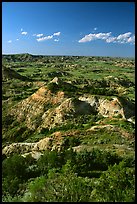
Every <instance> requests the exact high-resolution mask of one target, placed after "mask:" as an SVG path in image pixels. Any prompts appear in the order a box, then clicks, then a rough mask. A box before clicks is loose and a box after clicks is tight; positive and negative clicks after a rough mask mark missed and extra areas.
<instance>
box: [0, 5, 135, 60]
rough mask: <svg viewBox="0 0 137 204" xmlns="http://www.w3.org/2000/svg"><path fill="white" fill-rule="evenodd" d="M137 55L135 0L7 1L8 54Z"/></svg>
mask: <svg viewBox="0 0 137 204" xmlns="http://www.w3.org/2000/svg"><path fill="white" fill-rule="evenodd" d="M19 53H30V54H34V55H71V56H112V57H135V4H134V3H133V2H3V3H2V54H19Z"/></svg>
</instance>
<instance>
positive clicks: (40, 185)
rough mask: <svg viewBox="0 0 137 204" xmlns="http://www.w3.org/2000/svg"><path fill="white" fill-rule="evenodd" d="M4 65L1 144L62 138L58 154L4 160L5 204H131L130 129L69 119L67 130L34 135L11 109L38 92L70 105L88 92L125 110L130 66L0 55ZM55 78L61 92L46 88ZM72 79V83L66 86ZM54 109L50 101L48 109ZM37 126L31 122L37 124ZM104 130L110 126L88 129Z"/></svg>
mask: <svg viewBox="0 0 137 204" xmlns="http://www.w3.org/2000/svg"><path fill="white" fill-rule="evenodd" d="M2 66H3V68H2V69H3V70H2V146H3V147H5V146H6V145H7V144H11V143H14V142H37V141H39V140H40V139H43V138H45V137H52V136H53V133H54V132H57V131H60V132H61V134H62V135H64V136H63V142H64V146H63V149H62V151H60V152H58V151H45V152H44V154H43V156H41V157H40V159H38V160H35V159H33V158H31V157H29V156H28V157H26V158H24V157H22V156H21V155H20V154H15V155H11V156H9V157H6V156H5V157H4V158H3V161H2V170H3V171H2V199H3V202H134V201H135V124H134V123H132V122H130V121H127V120H125V119H123V118H121V117H120V116H118V117H109V118H106V117H103V116H101V115H97V114H96V113H93V114H86V115H81V114H78V115H77V116H75V117H73V116H71V115H70V116H68V118H67V123H66V124H61V125H58V126H55V127H54V128H51V129H46V128H45V129H44V128H43V129H42V130H41V132H37V131H35V130H31V129H29V128H28V127H27V125H26V123H25V122H24V121H23V122H19V121H17V119H16V117H13V116H12V115H11V114H10V110H11V109H12V108H14V107H16V105H17V104H18V103H19V102H21V101H23V100H24V99H27V98H28V97H29V96H31V95H32V94H34V93H35V92H36V91H37V90H38V89H39V88H40V87H42V86H47V87H48V88H49V89H50V90H51V91H52V94H53V95H55V94H56V93H57V92H58V91H59V90H60V91H64V93H65V96H66V97H68V98H72V99H73V100H74V101H76V98H77V97H79V96H82V95H83V94H85V93H86V94H91V95H99V96H100V97H105V98H106V99H109V100H111V99H112V98H113V97H114V96H116V97H118V98H119V99H121V101H122V104H124V103H126V101H129V102H130V103H131V104H133V105H134V104H135V60H134V59H130V58H111V57H83V56H81V57H80V56H33V55H30V54H20V55H7V56H6V55H3V56H2ZM5 70H6V71H5ZM11 72H12V75H11ZM54 77H58V78H59V79H61V81H62V83H63V86H61V87H59V86H56V87H55V86H54V87H52V84H50V85H49V82H50V81H51V80H53V78H54ZM69 81H71V85H70V86H67V85H65V82H69ZM55 107H56V105H52V104H50V103H49V104H47V105H46V107H45V111H47V110H48V109H50V110H52V109H54V108H55ZM133 111H134V110H133ZM133 119H135V116H133ZM40 122H41V120H40V118H34V123H37V126H39V124H40ZM101 124H103V125H110V126H111V127H112V128H108V129H107V128H96V129H95V130H92V129H91V128H92V127H93V126H97V127H100V125H101ZM75 149H80V151H75Z"/></svg>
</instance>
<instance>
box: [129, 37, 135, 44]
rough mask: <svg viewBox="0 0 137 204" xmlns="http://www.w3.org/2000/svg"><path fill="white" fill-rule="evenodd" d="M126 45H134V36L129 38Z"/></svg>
mask: <svg viewBox="0 0 137 204" xmlns="http://www.w3.org/2000/svg"><path fill="white" fill-rule="evenodd" d="M127 42H128V43H133V44H135V35H133V36H131V37H130V38H128V39H127Z"/></svg>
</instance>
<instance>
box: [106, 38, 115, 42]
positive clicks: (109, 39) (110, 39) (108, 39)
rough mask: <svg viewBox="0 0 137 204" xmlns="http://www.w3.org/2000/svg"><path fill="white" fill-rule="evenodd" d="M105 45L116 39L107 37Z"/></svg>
mask: <svg viewBox="0 0 137 204" xmlns="http://www.w3.org/2000/svg"><path fill="white" fill-rule="evenodd" d="M106 42H107V43H111V42H116V37H109V38H107V39H106Z"/></svg>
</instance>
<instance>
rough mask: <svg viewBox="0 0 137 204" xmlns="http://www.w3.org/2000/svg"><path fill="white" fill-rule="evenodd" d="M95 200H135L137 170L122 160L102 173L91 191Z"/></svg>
mask: <svg viewBox="0 0 137 204" xmlns="http://www.w3.org/2000/svg"><path fill="white" fill-rule="evenodd" d="M91 198H92V200H93V201H95V202H134V201H135V172H134V169H132V168H128V167H126V164H125V163H124V162H123V161H122V162H120V163H119V164H118V165H117V164H115V165H114V166H110V167H109V169H108V170H107V171H106V172H105V173H104V174H102V175H101V177H100V178H99V180H98V183H97V185H96V187H95V189H94V190H93V192H92V193H91Z"/></svg>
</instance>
